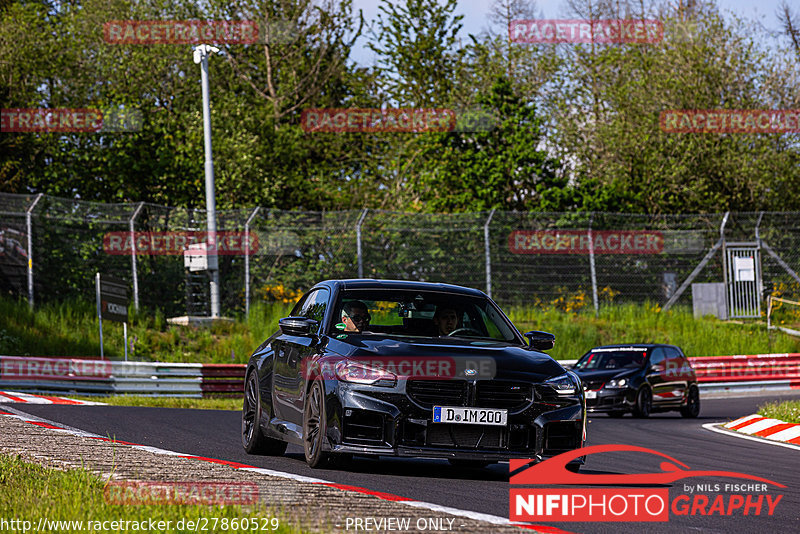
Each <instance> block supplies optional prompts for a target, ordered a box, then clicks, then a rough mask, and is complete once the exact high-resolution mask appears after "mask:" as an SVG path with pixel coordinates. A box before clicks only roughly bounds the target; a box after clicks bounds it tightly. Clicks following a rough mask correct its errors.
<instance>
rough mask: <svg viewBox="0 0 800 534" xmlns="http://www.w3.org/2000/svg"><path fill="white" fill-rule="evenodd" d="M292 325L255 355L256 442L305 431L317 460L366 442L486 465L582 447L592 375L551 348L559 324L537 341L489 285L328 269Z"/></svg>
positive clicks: (368, 446) (383, 451)
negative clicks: (348, 275) (586, 388)
mask: <svg viewBox="0 0 800 534" xmlns="http://www.w3.org/2000/svg"><path fill="white" fill-rule="evenodd" d="M354 325H355V326H356V327H357V328H356V329H354V328H353V327H354ZM279 326H280V330H279V331H278V332H276V333H275V334H273V335H272V336H271V337H270V338H269V339H267V340H266V341H265V342H264V343H263V344H262V345H261V346H260V347H259V348H258V349H257V350H256V351H255V353H254V354H253V355H252V356H251V358H250V361H249V364H248V366H247V374H246V381H245V398H244V406H243V412H242V443H243V445H244V448H245V450H246V451H247V452H249V453H253V454H255V453H261V454H273V455H279V454H283V452H284V451H285V450H286V446H287V444H288V443H294V444H297V445H300V446H302V447H303V449H304V451H305V458H306V461H307V462H308V464H309V465H310V466H312V467H316V466H318V465H322V464H324V463H327V462H328V460H331V459H337V458H347V457H350V456H352V455H354V454H357V455H369V456H382V455H383V456H406V457H428V458H430V457H434V458H446V459H448V460H450V461H451V463H454V464H457V465H466V466H476V467H481V466H485V465H488V464H489V463H493V462H495V461H498V460H502V459H508V458H530V459H533V460H542V459H544V458H547V457H550V456H554V455H557V454H560V453H562V452H565V451H569V450H574V449H577V448H579V447H582V446H583V443H584V440H585V410H586V407H585V403H584V398H583V391H582V390H581V388H580V381H579V380H578V378H577V376H575V374H574V373H572V372H570V371H567V370H565V369H564V368H563V367H561V365H559V364H558V363H557V362H556V361H555V360H553V359H552V358H551V357H550V356H548V355H547V354H545V353H543V352H541V351H542V350H546V349H549V348H552V347H553V343H554V336H552V334H547V333H545V332H528V333H527V334H526V335H525V337H528V342H526V341H525V337H523V336H522V335H521V334H520V333H519V331H518V330H517V329H516V328H515V327H514V325H513V324H512V323H511V321H510V320H509V319H508V318H507V317H506V316H505V315H504V314H503V312H502V311H501V310H500V308H499V307H498V306H497V305H496V304H495V303H494V302H493V301H492V300H491V299H490V298H489V297H487V296H486V295H485V294H484V293H482V292H481V291H477V290H473V289H467V288H463V287H459V286H454V285H447V284H433V283H423V282H402V281H378V280H337V281H326V282H322V283H320V284H317V285H316V286H315V287H314V288H312V289H311V290H310V291H309V292H308V293H307V294H306V295H304V296H303V298H302V299H301V300H300V301H299V302H298V303H297V305H296V306H295V308H294V310H293V311H292V316H291V317H287V318H285V319H281V320H280V321H279ZM582 462H583V459H582V458H579V459H578V460H576V461H574V462H573V463H572V464H570V468H572V469H574V470H577V469H578V468H579V467H580V464H581V463H582Z"/></svg>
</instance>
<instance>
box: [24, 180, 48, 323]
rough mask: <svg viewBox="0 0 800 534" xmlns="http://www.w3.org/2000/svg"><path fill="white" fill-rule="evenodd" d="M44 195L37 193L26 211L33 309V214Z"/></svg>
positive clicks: (30, 294)
mask: <svg viewBox="0 0 800 534" xmlns="http://www.w3.org/2000/svg"><path fill="white" fill-rule="evenodd" d="M43 196H44V194H43V193H39V194H38V195H36V199H35V200H34V201H33V204H31V205H30V206H29V207H28V209H27V210H26V211H25V226H26V232H27V234H28V306H29V307H30V309H31V311H33V220H32V219H31V214H32V213H33V209H34V208H35V207H36V204H38V203H39V201H40V200H41V199H42V197H43Z"/></svg>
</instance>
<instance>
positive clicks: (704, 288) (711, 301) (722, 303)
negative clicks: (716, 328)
mask: <svg viewBox="0 0 800 534" xmlns="http://www.w3.org/2000/svg"><path fill="white" fill-rule="evenodd" d="M692 308H693V309H694V318H695V319H699V318H701V317H705V316H706V315H713V316H714V317H716V318H717V319H721V320H723V321H727V320H728V304H727V298H726V296H725V284H722V283H717V284H692Z"/></svg>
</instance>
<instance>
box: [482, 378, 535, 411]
mask: <svg viewBox="0 0 800 534" xmlns="http://www.w3.org/2000/svg"><path fill="white" fill-rule="evenodd" d="M533 395H534V393H533V387H532V386H531V385H530V384H526V383H524V382H502V381H481V382H478V384H477V389H476V394H475V400H476V405H477V406H480V407H481V408H505V409H507V410H511V411H516V410H521V409H523V408H525V407H527V406H528V405H529V404H530V403H531V402H533Z"/></svg>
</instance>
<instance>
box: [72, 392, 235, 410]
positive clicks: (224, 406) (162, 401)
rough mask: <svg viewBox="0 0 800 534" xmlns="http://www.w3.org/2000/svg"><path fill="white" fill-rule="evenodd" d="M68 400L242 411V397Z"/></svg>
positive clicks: (73, 396) (133, 397)
mask: <svg viewBox="0 0 800 534" xmlns="http://www.w3.org/2000/svg"><path fill="white" fill-rule="evenodd" d="M68 398H70V399H78V400H87V401H93V402H104V403H106V404H111V405H113V406H149V407H151V408H192V409H196V410H236V411H240V410H241V409H242V396H241V395H239V396H238V397H235V398H229V399H228V398H212V399H192V398H187V397H146V396H142V395H118V396H114V397H83V396H75V395H68Z"/></svg>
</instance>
